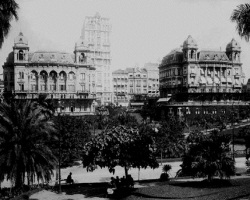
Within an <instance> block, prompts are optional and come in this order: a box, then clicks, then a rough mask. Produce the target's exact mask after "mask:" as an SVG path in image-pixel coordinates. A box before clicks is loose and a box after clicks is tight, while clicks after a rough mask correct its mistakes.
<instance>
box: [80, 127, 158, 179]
mask: <svg viewBox="0 0 250 200" xmlns="http://www.w3.org/2000/svg"><path fill="white" fill-rule="evenodd" d="M153 146H154V145H153V140H152V138H151V137H147V136H145V135H144V136H142V134H141V133H140V132H139V130H138V129H137V128H132V127H128V126H124V125H119V126H117V127H115V126H114V127H112V128H110V129H107V130H105V131H103V132H102V133H100V134H99V135H96V136H95V137H93V138H92V139H91V141H90V142H88V143H87V144H86V145H85V147H84V153H83V158H82V160H83V166H84V167H86V168H87V170H94V169H95V168H96V166H100V167H108V169H109V171H110V172H114V170H115V167H116V166H121V167H124V169H125V175H126V176H127V174H128V170H129V168H131V167H133V168H146V167H148V166H149V167H152V168H156V167H158V163H157V161H156V158H155V155H154V148H153Z"/></svg>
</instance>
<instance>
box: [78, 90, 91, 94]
mask: <svg viewBox="0 0 250 200" xmlns="http://www.w3.org/2000/svg"><path fill="white" fill-rule="evenodd" d="M88 93H90V92H89V90H77V94H88Z"/></svg>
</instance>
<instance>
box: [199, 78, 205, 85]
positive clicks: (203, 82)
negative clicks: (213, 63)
mask: <svg viewBox="0 0 250 200" xmlns="http://www.w3.org/2000/svg"><path fill="white" fill-rule="evenodd" d="M199 82H200V83H201V84H206V79H205V77H203V76H201V77H200V81H199Z"/></svg>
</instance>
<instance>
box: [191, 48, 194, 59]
mask: <svg viewBox="0 0 250 200" xmlns="http://www.w3.org/2000/svg"><path fill="white" fill-rule="evenodd" d="M191 58H192V59H193V58H194V50H191Z"/></svg>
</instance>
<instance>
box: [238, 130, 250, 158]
mask: <svg viewBox="0 0 250 200" xmlns="http://www.w3.org/2000/svg"><path fill="white" fill-rule="evenodd" d="M238 137H239V138H243V140H244V144H245V146H246V159H247V160H248V158H249V157H250V126H249V125H248V126H245V127H243V128H242V129H241V130H240V131H239V136H238Z"/></svg>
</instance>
